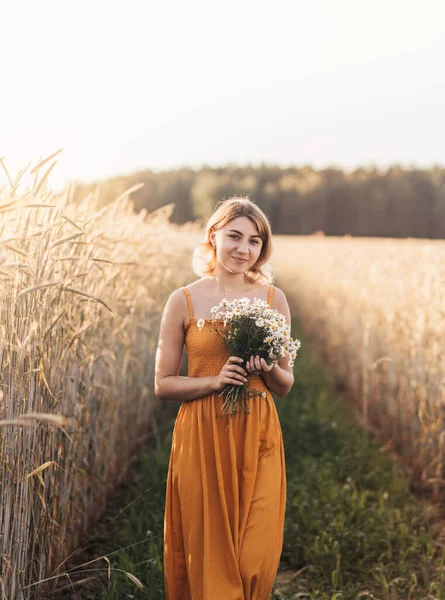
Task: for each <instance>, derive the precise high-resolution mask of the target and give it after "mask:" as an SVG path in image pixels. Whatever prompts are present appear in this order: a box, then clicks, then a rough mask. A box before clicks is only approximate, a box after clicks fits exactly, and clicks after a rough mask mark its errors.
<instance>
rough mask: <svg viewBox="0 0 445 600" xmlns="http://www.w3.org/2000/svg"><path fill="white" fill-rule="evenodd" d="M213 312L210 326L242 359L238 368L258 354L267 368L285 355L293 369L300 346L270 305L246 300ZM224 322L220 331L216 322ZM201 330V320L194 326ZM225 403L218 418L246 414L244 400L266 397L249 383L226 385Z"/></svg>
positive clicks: (224, 304) (229, 302) (231, 302)
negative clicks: (226, 415)
mask: <svg viewBox="0 0 445 600" xmlns="http://www.w3.org/2000/svg"><path fill="white" fill-rule="evenodd" d="M210 312H211V313H212V315H213V316H212V320H211V321H210V324H211V326H212V327H213V329H214V330H215V331H216V333H217V334H218V335H219V337H220V338H221V339H222V341H223V342H224V345H225V346H226V348H227V349H228V351H229V353H230V355H231V356H239V357H240V358H242V359H243V362H242V363H240V366H242V367H245V365H246V362H247V361H248V360H249V358H250V356H252V355H258V356H260V357H262V358H264V360H265V361H266V363H267V364H268V365H271V364H272V363H275V364H276V363H277V362H278V360H279V359H280V358H282V357H284V356H286V355H288V356H289V362H288V365H289V366H290V367H292V366H293V365H294V360H295V358H296V356H297V351H298V349H299V348H300V346H301V343H300V341H299V340H297V339H295V340H294V339H293V338H292V337H291V335H290V327H289V325H287V323H286V318H285V316H284V315H282V314H281V313H280V312H278V311H277V310H274V309H272V308H270V307H269V304H268V303H267V302H265V301H264V300H260V299H259V298H254V301H253V303H252V304H251V303H250V300H249V298H240V299H236V300H225V299H224V300H222V301H221V302H220V303H219V304H217V305H216V306H213V307H212V308H211V309H210ZM218 321H223V322H224V328H223V329H221V328H219V327H218V326H217V325H216V323H217V322H218ZM197 325H198V328H199V329H200V330H201V329H202V327H203V326H204V320H203V319H200V320H199V321H198V323H197ZM222 394H224V404H223V408H222V414H221V417H223V415H224V414H228V415H229V424H230V419H231V417H232V416H233V415H234V414H235V413H237V412H239V411H240V410H241V409H242V410H244V411H245V412H247V413H249V410H248V408H247V403H246V400H247V398H248V397H249V396H263V397H264V396H265V395H266V394H265V392H260V391H257V390H249V380H248V381H247V382H246V383H243V385H236V384H232V383H230V384H226V386H225V387H224V389H223V391H222V392H221V393H220V394H219V395H220V396H221V395H222Z"/></svg>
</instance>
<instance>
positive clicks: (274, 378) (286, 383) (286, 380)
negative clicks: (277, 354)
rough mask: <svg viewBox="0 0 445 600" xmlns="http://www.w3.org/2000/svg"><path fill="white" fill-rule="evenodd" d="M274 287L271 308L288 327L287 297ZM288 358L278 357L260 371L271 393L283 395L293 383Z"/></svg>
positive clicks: (289, 321)
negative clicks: (282, 316)
mask: <svg viewBox="0 0 445 600" xmlns="http://www.w3.org/2000/svg"><path fill="white" fill-rule="evenodd" d="M274 288H275V290H274V298H273V301H272V303H273V307H272V308H274V309H275V310H277V311H278V312H280V313H281V314H283V315H284V316H285V317H286V323H287V325H289V327H290V326H291V315H290V310H289V304H288V302H287V298H286V296H285V294H284V292H283V291H282V290H281V289H280V288H278V287H275V286H274ZM289 360H290V357H289V356H288V355H286V356H284V357H283V358H280V360H279V361H278V362H277V364H276V365H275V366H274V367H273V369H272V370H270V371H268V372H267V373H266V372H263V373H262V375H263V378H264V381H265V383H266V385H267V387H268V388H269V389H270V391H271V392H272V393H273V394H276V395H277V396H285V395H286V394H288V393H289V392H290V390H291V389H292V386H293V385H294V373H293V368H292V367H290V366H289V365H288V362H289Z"/></svg>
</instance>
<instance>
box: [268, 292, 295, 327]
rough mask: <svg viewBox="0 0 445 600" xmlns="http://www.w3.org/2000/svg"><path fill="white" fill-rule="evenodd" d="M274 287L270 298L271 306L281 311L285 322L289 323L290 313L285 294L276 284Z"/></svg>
mask: <svg viewBox="0 0 445 600" xmlns="http://www.w3.org/2000/svg"><path fill="white" fill-rule="evenodd" d="M273 287H274V294H273V299H272V308H275V309H276V310H277V311H278V312H280V313H282V314H283V315H284V316H285V317H286V321H287V323H288V324H289V325H290V321H291V315H290V309H289V304H288V301H287V298H286V294H285V293H284V292H283V290H282V289H281V288H279V287H277V286H276V285H274V286H273Z"/></svg>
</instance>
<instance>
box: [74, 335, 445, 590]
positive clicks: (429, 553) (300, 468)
mask: <svg viewBox="0 0 445 600" xmlns="http://www.w3.org/2000/svg"><path fill="white" fill-rule="evenodd" d="M292 331H293V333H294V335H296V337H298V338H299V339H300V340H301V341H302V348H301V350H300V353H299V356H298V358H297V360H296V362H295V367H294V373H295V384H294V387H293V389H292V391H291V393H290V394H289V395H288V396H287V397H285V398H276V399H275V400H276V405H277V410H278V413H279V416H280V422H281V427H282V431H283V437H284V446H285V453H286V468H287V507H286V519H285V531H284V546H283V552H282V557H281V564H280V569H279V573H278V576H277V584H276V588H275V590H274V595H273V598H274V599H281V600H285V599H289V600H290V599H297V598H298V599H303V600H338V599H345V600H347V599H351V600H352V599H354V600H355V599H356V598H364V599H372V598H374V599H379V600H380V599H382V600H396V599H397V600H399V599H400V600H427V599H430V600H433V599H440V600H443V599H445V591H444V590H445V577H444V575H443V572H444V570H443V563H444V560H445V553H443V554H442V553H441V552H438V546H437V544H436V543H435V534H434V528H433V524H432V523H431V522H430V517H429V516H428V515H429V512H428V506H427V505H426V504H424V503H423V502H422V501H421V500H420V499H419V498H416V497H415V496H414V495H413V494H412V493H411V491H410V479H409V474H408V473H407V472H405V470H404V469H403V467H402V466H401V465H400V463H399V462H398V461H394V460H392V459H391V457H390V456H389V455H388V454H387V453H386V452H384V451H382V449H379V447H378V446H377V444H376V443H375V442H374V441H373V439H372V438H371V436H370V435H369V434H368V433H367V432H365V431H363V429H361V428H360V427H359V426H358V425H357V424H356V423H355V421H354V418H353V415H352V412H351V410H350V409H349V407H348V406H345V404H344V401H343V400H342V398H341V397H340V396H339V395H338V394H337V393H336V392H335V390H334V388H333V386H332V384H331V381H330V378H329V376H328V374H327V373H326V372H325V371H324V369H323V367H322V366H321V364H320V363H319V362H318V361H317V360H316V359H315V358H314V357H311V356H310V354H309V349H308V348H307V346H306V343H305V340H304V337H303V334H302V333H301V332H300V331H299V330H298V328H297V327H296V326H293V328H292ZM176 407H177V408H179V404H177V405H176ZM177 408H176V410H177ZM170 447H171V428H170V429H169V431H168V432H167V434H166V435H165V436H164V438H163V440H162V444H161V446H160V447H158V448H156V449H152V448H142V449H141V451H140V454H139V461H140V462H139V464H138V466H137V468H135V469H134V471H133V473H132V478H131V481H129V482H128V483H127V488H126V489H125V490H122V489H121V498H120V501H119V504H120V506H122V507H124V506H126V505H127V504H128V503H129V502H132V504H131V505H130V506H128V507H127V508H126V509H125V510H124V511H123V512H121V513H120V514H119V516H118V517H117V518H115V520H114V521H113V523H109V521H110V518H111V517H108V518H107V519H105V521H104V522H103V523H102V524H101V527H102V528H104V527H105V532H104V531H102V532H101V534H100V536H96V537H95V538H93V541H94V543H95V545H91V546H90V549H89V556H87V557H86V555H84V556H82V559H83V560H84V561H86V560H91V558H92V557H94V558H95V557H98V556H101V555H105V554H106V555H108V560H109V561H110V565H111V578H110V580H109V581H107V580H106V569H107V564H106V562H105V560H104V559H102V560H101V561H98V562H96V563H94V564H93V565H91V566H92V567H94V568H103V569H104V573H105V574H104V573H102V574H100V572H94V571H93V572H92V573H91V574H90V575H95V576H97V575H98V573H99V576H100V581H101V583H99V582H96V583H95V584H94V586H93V585H92V582H91V581H90V582H89V583H87V584H83V586H82V591H81V590H80V589H79V590H78V591H77V596H74V595H71V597H73V598H74V597H79V598H82V599H83V600H85V599H87V598H103V599H109V600H115V599H118V598H119V599H120V600H122V599H124V598H135V599H139V598H144V599H147V598H149V599H155V598H156V599H161V598H165V596H164V587H163V586H164V584H163V567H162V542H163V511H164V505H165V479H166V475H167V469H168V460H169V455H170ZM136 498H137V499H136ZM135 499H136V500H135ZM116 512H117V508H116V505H114V511H113V515H116ZM110 514H111V512H110ZM85 557H86V558H85ZM86 568H88V567H86ZM127 573H129V574H131V575H128V574H127ZM82 576H83V577H84V576H85V573H83V574H82ZM132 577H136V578H137V580H139V581H140V582H142V584H143V585H144V589H139V588H138V586H137V584H136V581H137V580H136V579H132ZM73 580H74V579H73ZM285 580H288V583H287V584H284V583H282V584H281V585H279V582H280V581H285ZM76 587H77V586H76ZM67 592H68V590H67V591H66V592H65V594H66V593H67Z"/></svg>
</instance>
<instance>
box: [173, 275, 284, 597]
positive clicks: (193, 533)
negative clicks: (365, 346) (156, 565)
mask: <svg viewBox="0 0 445 600" xmlns="http://www.w3.org/2000/svg"><path fill="white" fill-rule="evenodd" d="M183 291H184V294H185V295H186V298H187V304H188V309H189V315H190V319H189V321H188V323H187V325H186V332H185V346H186V349H187V355H188V376H189V377H206V376H215V375H218V374H219V372H220V371H221V369H222V367H223V365H224V364H225V362H226V361H227V359H228V357H229V352H228V350H227V349H226V347H225V346H224V343H223V342H222V340H221V339H220V338H219V336H218V334H217V333H216V332H215V331H214V330H213V329H212V328H211V326H210V323H209V322H208V321H206V322H205V325H204V328H203V329H202V330H201V331H200V330H199V329H198V327H197V321H196V319H195V318H194V316H193V309H192V304H191V301H190V296H189V292H188V290H187V289H186V288H183ZM272 297H273V286H272V285H271V286H270V287H269V297H268V302H269V306H271V300H272ZM248 379H249V381H250V383H249V387H250V389H255V390H260V391H264V392H266V397H265V398H264V397H261V396H252V397H250V398H249V399H248V400H247V404H248V408H249V410H250V413H249V414H247V413H245V412H242V413H236V414H235V415H233V417H232V419H231V422H230V426H229V428H227V423H228V420H227V419H228V416H227V415H224V418H221V417H219V416H218V415H220V414H221V409H222V404H223V398H222V396H218V394H217V393H213V394H209V395H206V396H202V397H201V398H197V399H195V400H191V401H185V402H183V403H182V404H181V406H180V408H179V411H178V414H177V417H176V421H175V426H174V429H173V437H172V448H171V454H170V462H169V468H168V478H167V486H166V503H165V513H164V578H165V591H166V597H167V600H269V598H270V595H271V593H272V589H273V585H274V582H275V577H276V573H277V570H278V565H279V561H280V556H281V550H282V546H283V530H284V515H285V506H286V472H285V461H284V447H283V438H282V432H281V427H280V422H279V419H278V414H277V410H276V407H275V402H274V399H273V397H272V395H271V393H270V391H269V389H268V388H267V386H266V384H265V382H264V380H263V378H262V376H261V375H259V374H252V375H248Z"/></svg>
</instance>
